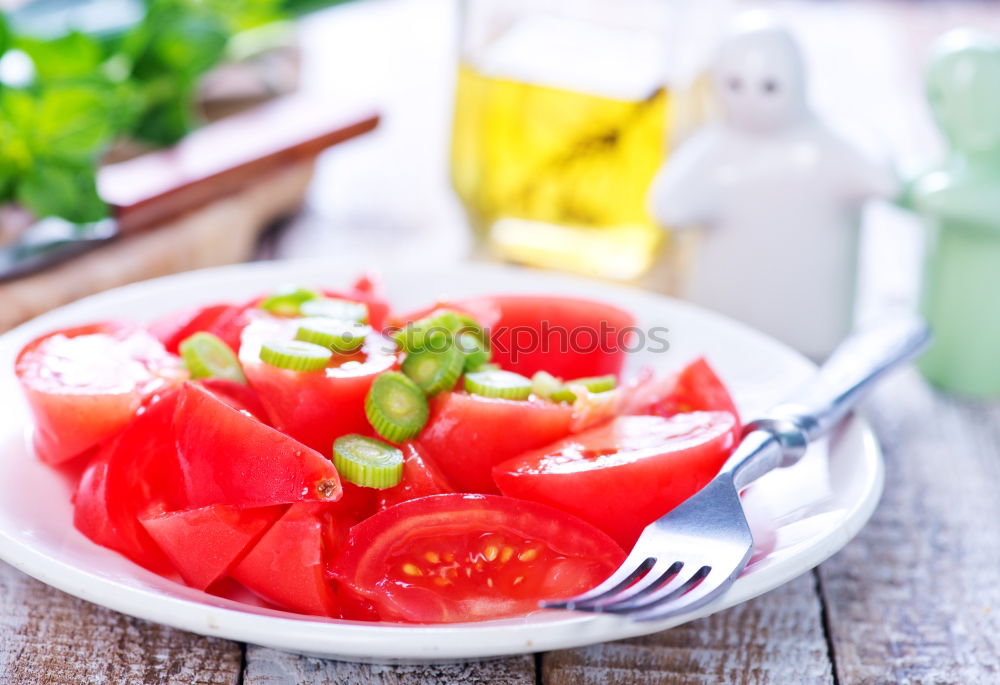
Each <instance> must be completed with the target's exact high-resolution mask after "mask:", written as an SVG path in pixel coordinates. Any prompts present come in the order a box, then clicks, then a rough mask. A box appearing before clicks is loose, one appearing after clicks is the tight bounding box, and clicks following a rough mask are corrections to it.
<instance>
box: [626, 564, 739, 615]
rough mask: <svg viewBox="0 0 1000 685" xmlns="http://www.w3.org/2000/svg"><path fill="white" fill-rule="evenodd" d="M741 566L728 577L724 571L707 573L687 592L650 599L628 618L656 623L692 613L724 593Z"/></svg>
mask: <svg viewBox="0 0 1000 685" xmlns="http://www.w3.org/2000/svg"><path fill="white" fill-rule="evenodd" d="M743 566H744V564H740V565H739V566H738V567H737V568H736V569H735V570H733V571H732V573H730V574H729V575H726V573H725V572H724V571H719V570H716V572H715V573H712V572H711V571H709V572H708V573H707V574H706V575H705V576H704V580H702V581H701V583H700V584H698V585H697V586H695V587H694V588H692V589H691V590H690V591H689V592H686V593H671V594H670V595H660V596H658V597H651V598H650V601H649V602H647V603H645V604H643V605H641V606H639V607H635V608H634V613H632V615H631V616H630V618H632V619H633V620H635V621H656V620H659V619H663V618H669V617H670V616H676V615H678V614H685V613H688V612H690V611H694V610H695V609H697V608H699V607H702V606H704V605H706V604H708V603H709V602H711V601H713V600H714V599H716V597H718V596H719V595H721V594H722V593H724V592H725V591H726V590H727V589H728V587H729V581H730V580H731V579H733V578H734V577H735V576H737V575H739V573H740V571H741V570H742V569H743Z"/></svg>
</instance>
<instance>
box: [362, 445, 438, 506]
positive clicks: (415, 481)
mask: <svg viewBox="0 0 1000 685" xmlns="http://www.w3.org/2000/svg"><path fill="white" fill-rule="evenodd" d="M400 449H402V450H403V480H401V481H400V483H399V485H397V486H396V487H394V488H387V489H385V490H380V491H379V493H378V508H379V509H380V510H381V509H388V508H389V507H391V506H392V505H394V504H399V503H400V502H405V501H407V500H411V499H416V498H418V497H426V496H428V495H444V494H447V493H449V492H455V488H454V487H452V485H451V483H449V482H448V479H447V478H446V477H445V475H444V474H443V473H441V470H440V469H438V467H437V466H435V465H434V462H432V461H430V460H429V459H427V457H426V456H424V454H423V452H421V450H420V446H419V445H417V444H416V443H413V442H406V443H403V445H402V447H401V448H400Z"/></svg>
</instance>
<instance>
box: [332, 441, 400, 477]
mask: <svg viewBox="0 0 1000 685" xmlns="http://www.w3.org/2000/svg"><path fill="white" fill-rule="evenodd" d="M333 465H334V466H335V467H337V473H339V474H340V477H341V478H343V479H344V480H346V481H348V482H351V483H354V484H355V485H360V486H361V487H363V488H378V489H380V490H382V489H385V488H391V487H393V486H396V485H399V482H400V481H401V480H402V479H403V453H402V452H401V451H400V450H399V448H397V447H393V446H392V445H389V444H387V443H384V442H382V441H381V440H376V439H375V438H366V437H365V436H363V435H357V434H355V433H351V434H349V435H342V436H340V437H339V438H337V439H336V440H334V442H333Z"/></svg>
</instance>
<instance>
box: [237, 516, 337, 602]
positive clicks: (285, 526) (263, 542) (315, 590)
mask: <svg viewBox="0 0 1000 685" xmlns="http://www.w3.org/2000/svg"><path fill="white" fill-rule="evenodd" d="M330 506H331V505H326V504H315V503H300V504H293V505H292V506H291V507H289V508H288V511H286V512H285V514H284V515H283V516H282V517H281V518H280V519H278V521H277V523H275V524H274V525H273V526H271V529H270V530H268V531H267V532H266V533H265V534H264V536H263V537H262V538H261V539H260V540H259V541H258V542H257V544H256V545H254V546H253V548H252V549H251V550H250V551H249V552H247V554H246V556H245V557H244V558H243V559H242V561H240V562H239V563H238V564H237V565H236V567H235V568H233V570H232V571H231V572H230V575H231V576H232V577H233V578H234V579H235V580H237V581H239V582H240V583H242V584H243V585H244V586H246V588H247V589H249V590H251V591H252V592H253V593H254V594H256V595H258V596H259V597H261V598H262V599H265V600H267V601H268V602H271V603H273V604H277V605H278V606H281V607H284V608H286V609H290V610H292V611H299V612H302V613H304V614H311V615H315V616H338V615H339V611H338V603H337V596H336V593H335V592H334V589H333V588H332V587H331V585H330V583H329V581H328V580H327V579H326V569H325V559H326V552H325V546H326V545H327V544H330V542H329V540H328V539H329V537H330V536H331V535H335V534H336V533H335V529H334V528H332V522H331V509H330ZM332 506H334V507H335V506H337V505H332Z"/></svg>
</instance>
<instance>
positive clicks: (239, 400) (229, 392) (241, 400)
mask: <svg viewBox="0 0 1000 685" xmlns="http://www.w3.org/2000/svg"><path fill="white" fill-rule="evenodd" d="M193 382H194V383H197V384H198V385H200V386H202V387H203V388H205V389H206V390H208V391H209V392H211V393H212V394H213V395H215V396H216V397H218V398H219V399H220V400H222V401H223V402H225V403H226V404H228V405H229V406H230V407H232V408H233V409H235V410H236V411H243V412H246V413H248V414H250V415H251V416H252V417H254V418H255V419H258V420H259V421H263V422H264V423H267V410H266V409H265V408H264V405H263V404H262V403H261V401H260V397H259V396H258V395H257V393H256V392H255V391H254V389H253V388H251V387H250V386H248V385H244V384H243V383H239V382H237V381H233V380H230V379H228V378H199V379H198V380H196V381H193Z"/></svg>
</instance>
